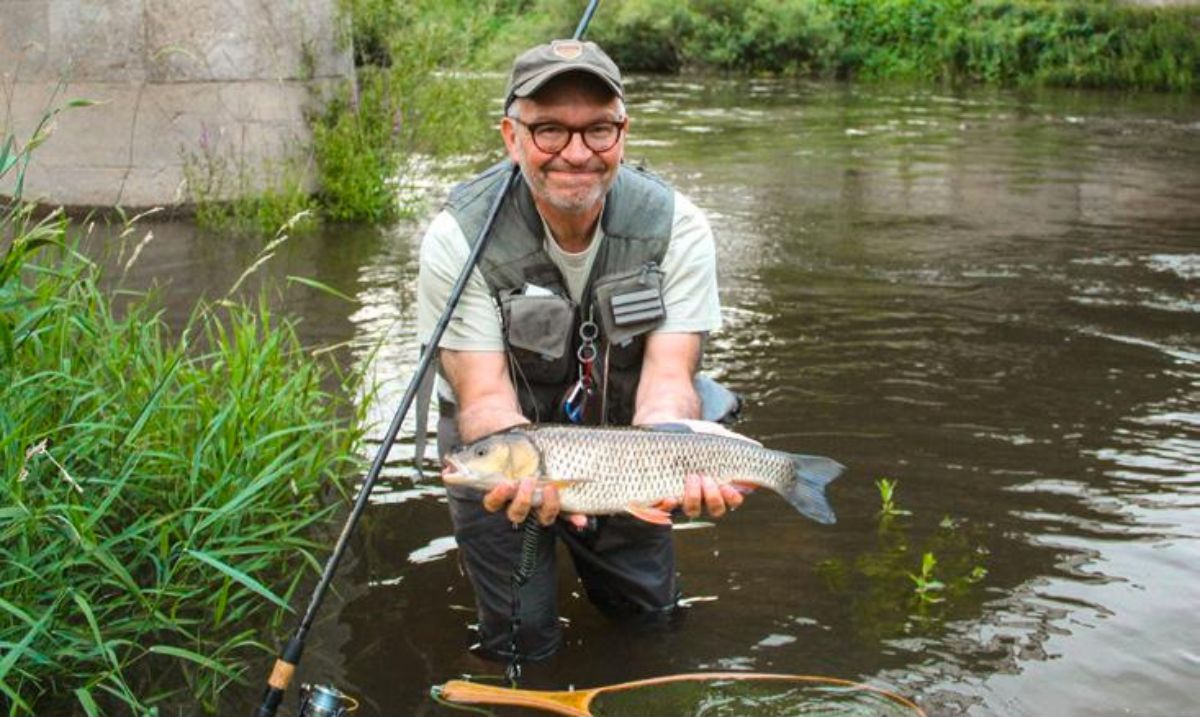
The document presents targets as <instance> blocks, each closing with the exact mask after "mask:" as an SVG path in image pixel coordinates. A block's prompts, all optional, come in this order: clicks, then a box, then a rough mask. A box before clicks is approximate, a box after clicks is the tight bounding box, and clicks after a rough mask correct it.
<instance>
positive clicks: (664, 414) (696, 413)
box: [633, 385, 700, 425]
mask: <svg viewBox="0 0 1200 717" xmlns="http://www.w3.org/2000/svg"><path fill="white" fill-rule="evenodd" d="M699 417H700V398H699V397H698V396H697V395H696V392H695V390H694V389H692V387H691V386H690V385H689V386H686V388H685V387H682V386H681V387H680V388H679V389H677V390H676V391H675V392H674V393H670V394H665V395H664V394H660V395H656V396H654V397H653V398H651V399H650V400H648V401H647V402H646V403H645V404H639V405H638V407H637V411H636V412H635V413H634V415H633V423H634V425H647V424H650V423H663V422H665V421H674V420H678V419H680V418H699Z"/></svg>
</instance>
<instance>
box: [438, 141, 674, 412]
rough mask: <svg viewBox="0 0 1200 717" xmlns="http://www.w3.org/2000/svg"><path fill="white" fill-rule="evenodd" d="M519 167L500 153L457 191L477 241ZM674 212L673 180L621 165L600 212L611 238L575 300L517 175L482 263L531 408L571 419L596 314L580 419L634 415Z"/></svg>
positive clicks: (452, 201)
mask: <svg viewBox="0 0 1200 717" xmlns="http://www.w3.org/2000/svg"><path fill="white" fill-rule="evenodd" d="M512 167H513V165H512V163H511V162H509V161H505V162H501V163H500V164H497V165H495V166H493V167H491V168H490V169H488V170H487V171H485V172H484V173H483V174H481V175H479V176H477V177H475V178H474V179H472V180H469V181H467V182H465V183H463V184H460V185H458V186H457V187H455V188H454V189H453V190H452V191H451V192H450V197H449V199H448V200H447V203H446V207H445V208H446V211H447V212H449V213H450V215H451V216H452V217H454V219H455V221H457V222H458V225H459V227H460V228H461V229H462V232H463V234H464V235H465V236H466V237H467V241H468V242H471V244H472V246H473V245H474V244H475V243H476V242H478V241H479V233H480V231H481V230H482V228H483V225H484V223H485V222H486V221H487V217H488V213H489V211H490V210H491V207H492V205H493V202H494V201H495V199H496V195H497V194H498V193H499V192H500V190H501V189H502V188H503V186H504V184H505V180H506V179H507V178H508V176H509V174H511V172H512ZM674 215H675V193H674V191H673V190H672V189H671V188H670V187H669V186H667V184H666V183H665V182H663V181H662V180H661V179H659V178H658V177H655V176H654V175H652V174H649V173H647V172H645V171H643V170H641V169H632V168H630V167H628V166H626V165H621V167H620V168H619V169H618V171H617V176H616V179H615V180H614V182H613V185H612V187H611V188H610V189H609V192H608V195H607V196H606V198H605V203H604V211H603V212H602V214H601V216H600V226H601V230H602V231H603V232H604V238H603V240H602V243H601V244H600V247H599V249H598V250H597V255H596V257H595V262H594V263H593V265H592V270H591V273H590V275H589V276H588V279H587V283H586V286H585V288H584V291H583V295H582V301H581V303H580V304H579V305H576V304H575V302H573V301H572V300H571V298H570V295H569V293H568V291H567V287H566V282H565V281H564V279H563V277H562V274H561V273H560V272H559V270H558V267H556V266H555V265H554V264H553V262H551V261H550V257H549V256H547V254H546V252H545V250H544V249H543V241H544V237H545V228H544V225H543V223H542V218H541V215H539V214H538V211H537V207H536V205H535V204H534V202H533V196H532V194H531V193H530V191H529V187H528V186H527V185H526V183H525V181H524V179H523V178H520V177H518V178H517V180H516V181H514V182H512V183H511V186H510V188H509V191H508V193H507V195H506V196H505V197H504V199H503V200H502V201H501V204H500V207H499V209H498V211H497V214H496V219H495V223H494V224H493V227H492V234H491V237H492V238H491V240H490V242H489V244H488V246H487V249H486V250H485V251H484V253H483V256H482V257H481V258H480V262H479V270H480V272H481V273H482V275H483V278H484V280H485V281H486V282H487V285H488V288H489V289H490V290H491V292H492V294H493V297H494V298H495V300H496V302H497V304H498V306H499V307H500V314H501V322H502V326H503V334H504V343H505V347H506V350H507V352H508V364H509V372H510V377H511V378H512V382H513V386H514V387H515V388H516V391H517V396H518V399H519V400H520V404H521V411H522V413H524V414H525V416H527V417H528V418H530V419H531V420H533V421H538V422H551V423H562V422H565V421H567V418H566V416H565V414H564V410H563V399H564V394H565V393H566V391H567V390H568V389H569V388H571V387H572V386H573V385H574V384H575V383H576V382H577V381H578V380H579V377H580V361H579V353H578V352H579V351H580V347H581V346H582V345H583V343H584V341H583V338H582V337H581V336H580V327H581V325H582V324H583V322H584V321H590V322H592V323H593V324H594V325H595V326H596V327H597V328H598V335H597V336H596V337H595V339H594V341H593V345H594V347H595V349H596V352H595V361H594V363H593V378H594V381H595V383H594V388H595V391H596V394H597V395H596V396H595V397H594V398H593V399H592V400H591V401H588V402H587V404H586V405H587V411H586V413H585V415H584V417H583V419H582V420H581V421H580V422H582V423H586V424H593V425H594V424H599V423H610V424H616V425H627V424H629V423H631V422H632V421H633V413H634V401H635V399H636V397H637V386H638V380H639V378H640V376H641V370H642V355H643V353H644V351H645V344H646V335H647V334H648V333H649V332H650V331H652V330H653V329H654V328H656V327H657V326H659V325H660V324H661V323H662V322H663V320H664V318H665V313H664V311H665V310H664V304H663V299H662V286H663V272H662V270H661V269H660V268H659V267H660V266H661V264H662V260H663V255H664V254H666V251H667V244H668V243H669V242H670V239H671V228H672V224H673V221H674Z"/></svg>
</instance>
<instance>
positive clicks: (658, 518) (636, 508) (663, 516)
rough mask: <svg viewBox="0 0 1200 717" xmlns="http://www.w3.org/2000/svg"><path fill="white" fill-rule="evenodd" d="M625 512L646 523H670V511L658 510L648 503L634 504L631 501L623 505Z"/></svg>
mask: <svg viewBox="0 0 1200 717" xmlns="http://www.w3.org/2000/svg"><path fill="white" fill-rule="evenodd" d="M625 512H626V513H629V514H630V515H632V516H633V517H635V518H637V519H638V520H644V521H646V522H647V523H654V524H655V525H670V524H671V514H670V513H668V512H666V511H665V510H659V509H658V508H652V507H650V506H648V505H634V504H632V503H631V504H629V505H627V506H625Z"/></svg>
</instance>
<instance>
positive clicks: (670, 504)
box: [654, 498, 679, 513]
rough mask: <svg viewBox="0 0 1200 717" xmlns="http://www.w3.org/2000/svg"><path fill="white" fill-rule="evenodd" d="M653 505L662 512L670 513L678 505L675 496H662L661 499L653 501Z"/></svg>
mask: <svg viewBox="0 0 1200 717" xmlns="http://www.w3.org/2000/svg"><path fill="white" fill-rule="evenodd" d="M654 507H655V508H658V509H659V510H661V511H662V512H664V513H670V512H671V511H673V510H675V509H676V508H678V507H679V501H678V500H677V499H675V498H663V499H662V500H660V501H658V502H657V503H655V504H654Z"/></svg>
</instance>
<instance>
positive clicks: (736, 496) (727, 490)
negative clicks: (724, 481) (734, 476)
mask: <svg viewBox="0 0 1200 717" xmlns="http://www.w3.org/2000/svg"><path fill="white" fill-rule="evenodd" d="M721 497H722V498H724V499H725V507H726V508H728V509H730V510H737V509H738V508H740V507H741V505H742V503H744V502H745V501H746V496H745V495H743V494H742V492H741V491H740V490H738V489H737V488H734V487H733V486H731V485H723V486H721Z"/></svg>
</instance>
